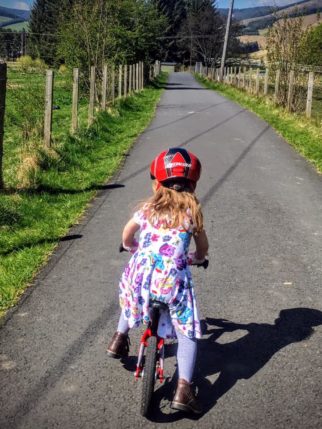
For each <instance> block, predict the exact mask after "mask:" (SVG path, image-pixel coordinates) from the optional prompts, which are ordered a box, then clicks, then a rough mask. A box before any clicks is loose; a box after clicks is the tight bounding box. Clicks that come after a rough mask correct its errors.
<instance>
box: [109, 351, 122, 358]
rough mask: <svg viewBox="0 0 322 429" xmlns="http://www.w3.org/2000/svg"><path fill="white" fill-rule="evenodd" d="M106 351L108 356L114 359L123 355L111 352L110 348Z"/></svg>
mask: <svg viewBox="0 0 322 429" xmlns="http://www.w3.org/2000/svg"><path fill="white" fill-rule="evenodd" d="M106 353H107V356H109V357H111V358H113V359H121V358H122V357H123V356H121V355H118V354H116V353H114V352H111V351H109V350H106Z"/></svg>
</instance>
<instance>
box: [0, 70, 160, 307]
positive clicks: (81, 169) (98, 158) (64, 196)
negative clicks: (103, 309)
mask: <svg viewBox="0 0 322 429" xmlns="http://www.w3.org/2000/svg"><path fill="white" fill-rule="evenodd" d="M165 80H166V75H164V74H163V75H161V77H160V83H161V84H159V83H158V84H155V85H152V86H150V87H147V88H146V89H145V90H144V91H142V92H141V93H138V94H136V95H135V96H132V97H129V98H127V99H126V100H122V101H119V102H117V103H116V104H115V106H114V107H113V108H112V109H111V110H110V112H109V113H108V112H103V113H99V114H98V115H97V118H96V122H95V123H94V125H93V126H92V127H91V128H89V129H87V128H86V127H85V126H83V127H82V130H81V131H80V132H79V133H78V134H77V135H76V136H70V135H69V133H68V130H69V126H70V119H69V110H68V109H67V106H68V103H69V98H68V97H69V95H68V92H67V95H66V92H64V89H63V85H62V86H61V88H62V89H61V92H59V91H58V92H56V96H55V97H56V98H55V100H56V102H57V103H60V105H61V110H59V112H60V117H59V118H57V117H56V118H54V119H55V121H56V123H55V125H54V134H56V135H55V145H54V149H55V152H54V156H53V152H49V153H48V152H46V151H42V150H41V149H40V148H38V152H37V154H38V160H39V163H40V166H41V169H40V170H39V171H38V172H37V174H36V175H37V177H36V183H37V186H36V187H34V189H29V190H28V189H25V190H20V191H19V190H16V189H15V188H14V187H13V184H14V183H15V180H14V178H11V175H12V172H13V171H15V169H12V168H10V167H9V164H10V163H9V162H8V159H7V158H8V157H9V158H10V157H11V156H13V157H14V156H16V152H17V151H18V149H19V148H18V147H17V144H16V139H17V140H18V141H19V134H18V131H19V128H18V127H11V128H10V130H7V129H6V136H7V138H6V141H5V143H6V145H5V155H6V158H5V159H6V165H7V167H8V168H9V173H10V174H9V173H8V171H5V173H6V174H5V177H6V179H7V182H8V181H9V182H10V181H11V182H10V188H9V189H8V190H7V191H4V192H2V193H0V314H1V312H2V313H3V312H4V311H5V310H6V309H8V308H9V307H11V306H13V305H14V304H15V303H16V302H17V300H18V299H19V296H20V295H21V294H22V293H23V291H24V290H25V288H26V287H27V286H28V284H30V282H31V281H32V280H33V278H34V276H35V274H36V273H37V272H38V271H39V269H40V267H41V266H43V265H44V264H45V263H46V261H47V260H48V258H49V256H50V255H51V253H52V251H53V249H54V248H55V246H56V245H57V243H58V242H59V240H60V238H61V237H63V236H64V235H66V233H67V231H68V229H69V228H70V227H71V226H72V225H74V224H75V223H77V221H78V219H79V218H80V216H81V215H82V214H83V213H84V210H85V209H86V206H87V204H88V202H89V201H90V200H91V199H92V198H93V196H94V195H95V193H96V192H97V189H99V188H100V185H102V184H103V183H105V182H106V181H107V179H108V178H110V177H111V176H112V175H113V174H114V173H115V171H116V170H117V168H118V167H119V165H120V163H121V161H122V160H123V158H124V156H125V154H126V152H127V151H128V150H129V148H130V147H131V145H132V144H133V142H134V140H135V139H136V137H137V136H138V135H139V134H140V133H141V132H142V131H143V130H144V129H145V128H146V126H147V125H148V123H149V122H150V121H151V119H152V117H153V115H154V111H155V107H156V105H157V102H158V100H159V98H160V95H161V92H162V82H165ZM64 100H65V101H64ZM13 102H14V101H13V100H11V103H13ZM64 103H65V104H64ZM11 107H12V106H11ZM54 113H55V112H54ZM55 114H56V113H55ZM59 121H60V122H59ZM57 124H58V125H57ZM17 159H19V157H17V156H16V160H17ZM16 164H17V162H16Z"/></svg>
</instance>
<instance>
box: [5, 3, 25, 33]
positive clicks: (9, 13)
mask: <svg viewBox="0 0 322 429" xmlns="http://www.w3.org/2000/svg"><path fill="white" fill-rule="evenodd" d="M29 16H30V11H28V10H20V9H13V8H7V7H3V6H0V28H7V27H8V26H12V25H14V24H19V23H22V22H25V21H28V20H29Z"/></svg>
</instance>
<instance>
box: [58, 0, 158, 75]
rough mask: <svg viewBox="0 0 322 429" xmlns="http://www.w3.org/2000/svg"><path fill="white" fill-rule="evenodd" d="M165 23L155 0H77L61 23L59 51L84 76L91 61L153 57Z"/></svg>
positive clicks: (98, 62)
mask: <svg viewBox="0 0 322 429" xmlns="http://www.w3.org/2000/svg"><path fill="white" fill-rule="evenodd" d="M165 25H166V19H165V17H164V16H163V15H160V14H159V13H158V11H157V8H156V6H155V4H154V2H149V1H146V0H122V1H118V2H111V1H109V0H91V1H86V2H84V0H74V3H73V6H72V8H71V10H70V11H69V14H68V15H66V16H64V18H63V19H62V21H61V24H60V31H59V47H58V55H59V57H60V58H61V59H62V60H64V62H65V63H66V64H67V65H69V66H74V67H79V68H80V69H81V71H83V72H84V75H85V76H89V69H90V67H91V66H92V65H93V66H96V67H97V68H98V69H100V70H101V68H102V65H103V64H104V63H108V62H109V63H113V64H122V63H126V62H128V63H129V62H137V61H139V60H141V61H142V60H146V61H150V60H151V59H152V58H153V57H154V56H155V51H156V49H157V48H158V43H159V42H158V41H157V36H158V35H159V34H160V33H161V34H162V32H163V31H164V28H165ZM153 59H154V58H153Z"/></svg>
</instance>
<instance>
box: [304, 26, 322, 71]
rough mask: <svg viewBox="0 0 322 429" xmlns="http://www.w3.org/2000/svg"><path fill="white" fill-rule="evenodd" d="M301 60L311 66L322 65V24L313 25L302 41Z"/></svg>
mask: <svg viewBox="0 0 322 429" xmlns="http://www.w3.org/2000/svg"><path fill="white" fill-rule="evenodd" d="M300 55H301V62H302V63H303V64H307V65H311V66H320V67H321V66H322V24H319V25H318V26H316V27H311V28H309V29H308V31H307V32H306V33H305V34H304V36H303V38H302V41H301V54H300Z"/></svg>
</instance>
